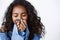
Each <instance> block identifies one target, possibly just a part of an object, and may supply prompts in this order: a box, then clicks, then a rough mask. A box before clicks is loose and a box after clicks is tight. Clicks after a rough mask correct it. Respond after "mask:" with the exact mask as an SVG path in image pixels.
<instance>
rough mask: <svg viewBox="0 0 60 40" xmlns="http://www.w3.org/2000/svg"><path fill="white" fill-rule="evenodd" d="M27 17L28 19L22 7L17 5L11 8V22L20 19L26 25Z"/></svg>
mask: <svg viewBox="0 0 60 40" xmlns="http://www.w3.org/2000/svg"><path fill="white" fill-rule="evenodd" d="M27 17H28V15H27V11H26V9H25V7H24V6H21V5H18V6H15V7H14V8H13V11H12V20H13V22H15V21H16V19H22V21H23V22H24V23H25V24H26V23H27Z"/></svg>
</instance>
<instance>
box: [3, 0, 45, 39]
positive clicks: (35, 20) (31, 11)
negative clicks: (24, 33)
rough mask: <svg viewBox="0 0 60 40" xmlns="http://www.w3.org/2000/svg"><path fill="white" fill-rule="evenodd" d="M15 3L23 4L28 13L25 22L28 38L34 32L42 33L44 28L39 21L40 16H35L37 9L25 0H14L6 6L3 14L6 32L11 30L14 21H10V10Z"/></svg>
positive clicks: (30, 37) (31, 37)
mask: <svg viewBox="0 0 60 40" xmlns="http://www.w3.org/2000/svg"><path fill="white" fill-rule="evenodd" d="M17 5H22V6H24V7H25V8H26V11H27V14H28V20H27V24H28V29H29V31H30V34H29V37H28V40H32V39H33V37H34V33H36V34H37V35H41V34H42V33H43V34H44V31H43V30H44V29H45V28H44V25H43V24H42V22H41V18H40V17H38V16H37V11H36V10H35V8H34V7H33V5H32V4H31V3H29V2H28V1H26V0H14V1H13V2H12V3H11V4H10V6H9V7H8V9H7V11H6V13H5V16H4V19H6V21H5V28H6V29H7V30H6V32H7V33H8V32H9V31H12V30H13V25H14V23H13V21H12V10H13V8H14V7H15V6H17ZM3 24H4V22H3Z"/></svg>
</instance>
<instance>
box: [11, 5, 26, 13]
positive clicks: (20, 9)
mask: <svg viewBox="0 0 60 40" xmlns="http://www.w3.org/2000/svg"><path fill="white" fill-rule="evenodd" d="M23 12H26V8H25V7H24V6H22V5H18V6H15V7H14V8H13V11H12V13H23Z"/></svg>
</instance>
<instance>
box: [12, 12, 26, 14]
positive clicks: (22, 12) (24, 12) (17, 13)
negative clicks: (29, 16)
mask: <svg viewBox="0 0 60 40" xmlns="http://www.w3.org/2000/svg"><path fill="white" fill-rule="evenodd" d="M26 13H27V12H22V13H21V14H26ZM13 14H18V13H13Z"/></svg>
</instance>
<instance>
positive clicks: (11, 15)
mask: <svg viewBox="0 0 60 40" xmlns="http://www.w3.org/2000/svg"><path fill="white" fill-rule="evenodd" d="M5 19H6V21H3V23H2V28H1V29H0V39H1V40H39V39H40V38H41V37H42V36H41V34H42V33H44V31H43V30H44V28H43V27H44V26H43V24H42V23H41V20H40V17H38V16H37V12H36V10H35V8H34V7H33V6H32V5H31V4H30V3H29V2H28V1H26V0H14V1H13V2H12V3H11V4H10V6H9V7H8V10H7V11H6V13H5V16H4V20H5ZM3 37H4V38H3Z"/></svg>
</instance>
